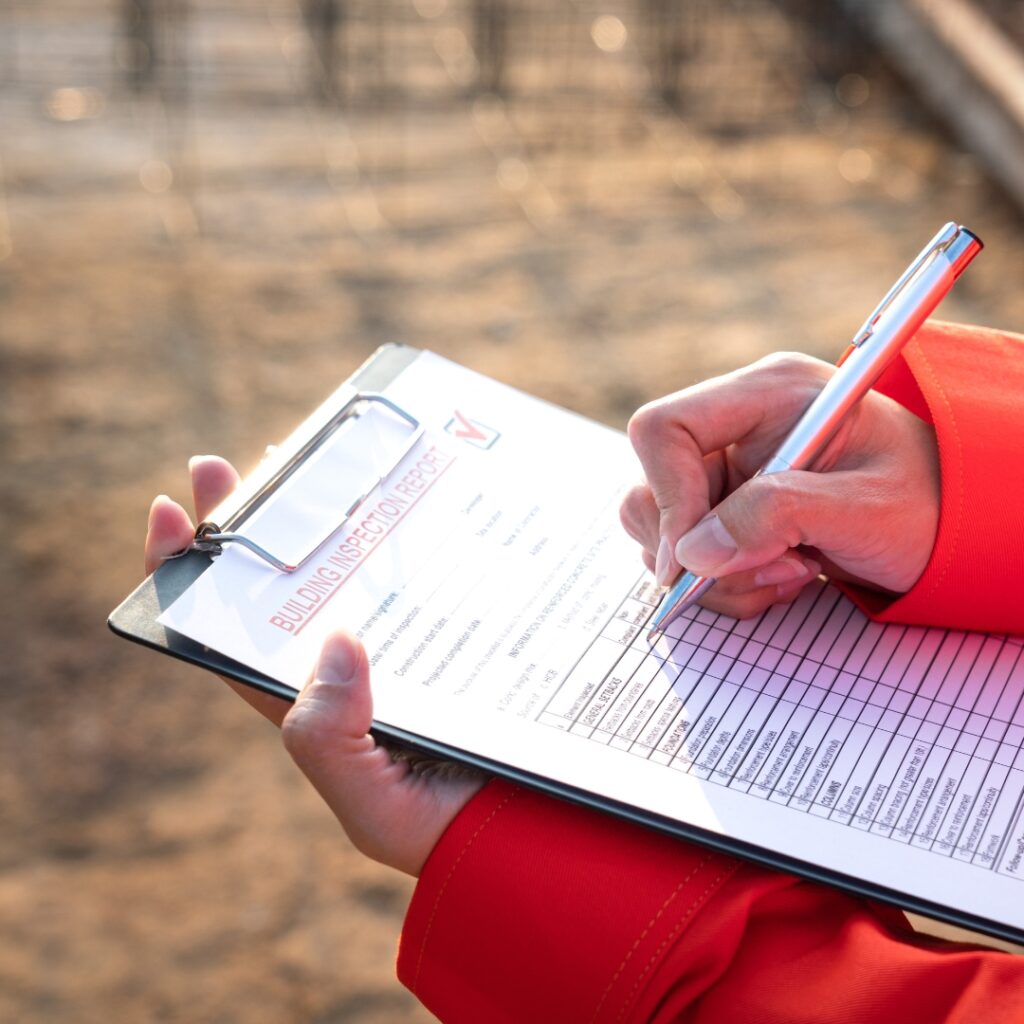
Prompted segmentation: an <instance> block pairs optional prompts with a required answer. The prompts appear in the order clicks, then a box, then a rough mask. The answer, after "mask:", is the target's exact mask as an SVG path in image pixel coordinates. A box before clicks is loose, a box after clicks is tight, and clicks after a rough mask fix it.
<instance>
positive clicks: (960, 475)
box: [911, 341, 964, 597]
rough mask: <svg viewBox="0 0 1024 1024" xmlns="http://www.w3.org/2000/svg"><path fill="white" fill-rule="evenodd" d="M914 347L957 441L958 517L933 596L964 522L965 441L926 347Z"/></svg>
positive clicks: (947, 566) (930, 593)
mask: <svg viewBox="0 0 1024 1024" xmlns="http://www.w3.org/2000/svg"><path fill="white" fill-rule="evenodd" d="M911 344H912V345H913V347H914V352H915V354H916V355H917V356H918V358H919V359H920V361H921V363H922V365H923V368H924V370H925V371H926V372H927V374H928V376H929V377H930V378H931V381H932V383H933V384H934V385H935V390H936V392H937V393H938V395H939V397H940V398H941V399H942V404H943V405H944V406H945V407H946V411H947V412H948V413H949V425H950V428H951V429H952V431H953V439H954V441H955V443H956V467H957V508H956V518H955V519H954V521H953V532H952V538H951V540H950V543H949V549H948V554H947V555H946V562H945V565H943V567H942V570H941V571H940V572H939V575H938V576H937V577H936V578H935V581H934V582H933V583H932V585H931V587H929V589H928V593H927V595H925V596H926V597H931V596H932V595H933V594H934V593H935V592H936V591H937V590H938V589H939V587H940V586H941V585H942V582H943V580H944V579H945V578H946V574H947V573H948V572H949V568H950V566H951V565H952V564H953V554H954V552H955V551H956V542H957V540H958V539H959V537H960V529H961V526H962V524H963V516H964V502H963V493H964V460H963V442H962V441H961V440H960V431H959V430H958V429H957V425H956V419H955V417H954V416H953V407H952V406H951V405H950V404H949V399H948V398H947V397H946V392H945V390H944V389H943V387H942V385H941V384H940V383H939V379H938V377H937V376H936V374H935V371H934V370H933V369H932V365H931V363H929V362H928V356H927V355H926V354H925V351H924V347H923V346H922V345H921V344H920V343H919V342H917V341H914V342H912V343H911Z"/></svg>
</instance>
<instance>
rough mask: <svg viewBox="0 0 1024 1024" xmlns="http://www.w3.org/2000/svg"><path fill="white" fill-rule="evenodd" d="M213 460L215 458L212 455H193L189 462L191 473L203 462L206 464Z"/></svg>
mask: <svg viewBox="0 0 1024 1024" xmlns="http://www.w3.org/2000/svg"><path fill="white" fill-rule="evenodd" d="M212 458H213V456H212V455H193V456H192V458H190V459H189V460H188V469H189V472H190V473H191V472H192V470H193V469H195V468H196V466H198V465H199V464H200V463H201V462H206V461H207V459H212Z"/></svg>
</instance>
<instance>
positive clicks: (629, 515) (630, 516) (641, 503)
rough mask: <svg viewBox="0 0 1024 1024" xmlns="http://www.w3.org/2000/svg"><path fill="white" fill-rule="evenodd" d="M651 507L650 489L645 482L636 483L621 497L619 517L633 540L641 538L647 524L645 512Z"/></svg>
mask: <svg viewBox="0 0 1024 1024" xmlns="http://www.w3.org/2000/svg"><path fill="white" fill-rule="evenodd" d="M651 507H653V497H652V495H651V490H650V488H649V487H648V486H647V485H646V484H637V485H636V486H635V487H633V488H631V489H630V490H629V492H628V493H627V494H626V496H625V497H624V498H623V499H622V504H621V505H620V506H619V519H620V521H621V522H622V525H623V527H624V528H625V530H626V532H627V533H628V534H629V535H630V536H631V537H632V538H633V539H634V540H643V539H644V534H645V529H646V526H647V518H648V517H647V512H648V509H649V508H651Z"/></svg>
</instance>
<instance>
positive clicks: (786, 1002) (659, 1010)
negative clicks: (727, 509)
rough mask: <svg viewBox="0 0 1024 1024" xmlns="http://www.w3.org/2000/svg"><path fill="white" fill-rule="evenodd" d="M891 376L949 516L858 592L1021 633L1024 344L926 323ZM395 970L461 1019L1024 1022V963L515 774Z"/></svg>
mask: <svg viewBox="0 0 1024 1024" xmlns="http://www.w3.org/2000/svg"><path fill="white" fill-rule="evenodd" d="M878 388H879V390H882V391H885V392H886V393H888V394H890V395H891V396H892V397H894V398H896V399H897V400H898V401H900V402H901V403H903V404H904V405H905V406H907V407H908V408H910V409H911V410H913V411H914V412H916V413H917V414H918V415H920V416H922V417H923V418H925V419H927V420H929V421H930V422H931V423H932V424H933V425H934V427H935V431H936V434H937V437H938V442H939V452H940V460H941V467H942V513H941V519H940V525H939V534H938V538H937V541H936V545H935V549H934V552H933V554H932V558H931V561H930V563H929V565H928V567H927V569H926V570H925V572H924V575H923V576H922V577H921V579H920V580H919V581H918V583H917V584H916V585H915V587H914V589H913V590H912V591H911V592H910V593H908V594H906V595H904V596H903V597H901V598H899V599H898V600H896V601H893V602H891V603H889V604H886V603H885V602H884V601H882V600H881V598H879V597H878V596H877V595H871V594H867V593H854V594H853V595H852V596H853V597H854V598H855V600H858V601H859V603H861V605H862V606H863V607H864V608H865V609H866V610H867V611H869V612H870V613H871V614H872V615H874V616H876V617H877V618H880V619H884V620H894V621H902V622H912V623H928V624H936V625H945V626H956V627H962V628H970V629H987V630H990V631H1000V632H1014V633H1021V632H1024V600H1022V596H1021V590H1022V588H1021V585H1020V583H1019V582H1018V581H1019V580H1020V579H1021V578H1022V576H1024V541H1022V531H1021V529H1020V525H1021V511H1020V510H1021V509H1022V508H1024V338H1022V337H1017V336H1012V335H1007V334H1000V333H996V332H993V331H987V330H981V329H978V328H965V327H956V326H950V325H943V324H929V325H927V326H926V327H925V328H924V329H923V330H922V331H921V332H920V333H919V335H918V337H917V338H916V339H915V340H914V341H913V342H911V344H910V345H908V346H907V348H906V350H905V353H904V357H903V359H902V360H901V361H900V363H899V364H898V365H897V366H896V367H894V368H893V369H892V370H890V371H889V373H888V374H887V375H886V377H885V378H884V379H883V380H882V381H881V382H880V383H879V385H878ZM1020 898H1021V899H1024V888H1022V889H1021V892H1020ZM398 973H399V977H400V978H401V980H402V981H403V983H404V984H405V985H407V986H408V987H409V988H410V989H411V990H412V991H413V992H415V993H416V995H417V996H418V997H419V998H420V999H421V1000H422V1001H423V1003H425V1004H426V1006H427V1007H428V1008H429V1009H431V1010H432V1011H433V1012H434V1013H435V1014H437V1015H438V1016H439V1017H440V1018H441V1019H442V1020H444V1021H446V1022H452V1024H459V1022H467V1024H482V1022H487V1024H501V1022H515V1024H543V1022H547V1021H551V1022H560V1024H561V1022H574V1021H594V1022H598V1021H600V1022H605V1021H607V1022H611V1021H620V1022H624V1021H634V1022H635V1021H688V1022H708V1024H711V1022H713V1024H730V1022H733V1021H736V1022H741V1021H742V1022H743V1024H757V1022H788V1024H792V1022H800V1021H806V1022H808V1024H810V1022H814V1024H839V1022H853V1021H872V1022H888V1021H907V1022H913V1024H928V1022H932V1021H971V1022H974V1021H985V1022H987V1024H997V1022H1002V1021H1011V1020H1012V1021H1020V1022H1024V958H1019V957H1014V956H1010V955H1008V954H1005V953H998V952H994V951H991V950H984V949H978V948H974V947H970V946H962V945H954V944H951V943H944V942H941V941H939V940H934V939H930V938H927V937H923V936H919V935H915V934H914V933H913V932H912V931H911V930H910V928H909V926H908V924H907V922H906V920H905V919H904V917H903V915H902V914H901V913H899V912H898V911H895V910H892V909H890V908H887V907H883V906H881V905H879V904H875V903H872V902H869V901H867V900H863V899H859V898H856V897H853V896H848V895H846V894H844V893H841V892H839V891H836V890H833V889H830V888H827V887H825V886H821V885H817V884H814V883H811V882H806V881H803V880H801V879H799V878H794V877H791V876H789V875H785V874H782V873H780V872H775V871H770V870H767V869H765V868H760V867H755V866H753V865H751V864H746V863H743V862H741V861H739V860H736V859H734V858H732V857H728V856H724V855H722V854H719V853H713V852H711V851H709V850H705V849H702V848H700V847H698V846H695V845H690V844H688V843H685V842H682V841H680V840H677V839H672V838H668V837H665V836H662V835H659V834H656V833H654V832H651V831H648V830H646V829H643V828H640V827H638V826H635V825H630V824H627V823H625V822H622V821H619V820H617V819H614V818H612V817H609V816H605V815H602V814H599V813H596V812H593V811H589V810H585V809H582V808H579V807H574V806H571V805H568V804H565V803H561V802H558V801H555V800H551V799H549V798H547V797H543V796H540V795H538V794H536V793H532V792H528V791H526V790H523V789H519V788H517V787H515V786H512V785H509V784H507V783H504V782H492V783H491V784H490V785H488V786H486V787H485V788H484V790H483V791H482V792H481V793H480V794H479V795H478V796H477V797H476V798H475V799H474V800H473V801H472V802H471V803H470V804H469V805H468V806H467V807H466V808H465V810H464V811H463V812H462V813H461V814H460V815H459V816H458V817H457V818H456V820H455V821H454V822H453V823H452V825H451V827H450V828H449V829H448V831H447V832H446V833H445V835H444V836H443V838H442V839H441V841H440V842H439V843H438V845H437V847H436V849H435V850H434V852H433V853H432V854H431V857H430V859H429V860H428V862H427V864H426V867H425V868H424V871H423V875H422V877H421V878H420V881H419V884H418V886H417V888H416V892H415V895H414V897H413V901H412V904H411V906H410V908H409V912H408V915H407V917H406V922H405V929H404V931H403V935H402V940H401V945H400V949H399V959H398Z"/></svg>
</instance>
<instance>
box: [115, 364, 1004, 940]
mask: <svg viewBox="0 0 1024 1024" xmlns="http://www.w3.org/2000/svg"><path fill="white" fill-rule="evenodd" d="M419 356H420V351H419V350H418V349H415V348H412V347H408V346H403V345H387V346H384V347H382V348H380V349H378V350H377V352H376V353H374V355H373V356H371V357H370V359H369V360H367V361H366V362H365V363H364V364H363V365H362V366H361V367H360V368H359V369H358V370H357V371H356V372H355V373H354V374H353V375H352V376H351V377H350V378H349V379H348V380H346V381H345V382H344V383H343V384H342V385H341V386H340V387H339V388H338V389H337V390H336V391H335V392H334V393H333V394H332V395H330V396H329V397H328V399H327V400H326V401H324V402H323V403H322V404H321V405H320V406H319V407H318V408H317V409H316V410H315V411H314V413H313V414H312V415H311V416H309V417H308V418H307V419H306V420H305V421H304V422H303V423H302V424H301V425H300V426H299V427H298V428H297V429H296V430H295V431H294V432H293V433H292V434H291V435H290V436H289V438H288V439H287V440H286V441H285V442H284V443H283V444H282V445H281V446H280V447H279V448H278V449H276V450H275V451H274V453H273V454H272V455H271V456H270V457H269V458H267V459H266V460H265V461H264V463H262V464H261V465H260V467H259V468H258V469H257V470H256V471H255V472H254V473H253V474H252V475H251V476H250V477H248V478H246V480H245V481H243V483H242V485H241V486H240V487H239V489H238V490H237V491H236V492H235V493H234V494H233V495H232V496H231V497H230V498H229V499H228V500H227V501H226V502H225V503H224V504H223V505H221V506H219V507H218V508H217V509H216V510H215V511H214V512H213V513H211V516H210V520H209V521H207V522H205V523H203V524H200V526H199V527H198V528H197V535H196V543H195V546H194V549H193V550H189V551H188V552H187V553H185V554H183V555H182V556H181V557H177V558H173V559H170V560H168V561H166V562H165V563H164V564H163V565H161V566H160V567H159V568H158V569H157V570H156V572H155V573H153V575H152V576H150V577H149V578H148V579H146V580H145V581H144V582H143V583H142V584H140V586H139V587H138V588H137V589H136V590H135V591H134V592H133V593H132V594H130V595H129V596H128V597H127V598H126V599H125V601H123V602H122V603H121V604H120V605H119V606H118V607H117V608H116V609H115V610H114V611H113V612H112V613H111V614H110V616H109V618H108V625H109V627H110V629H111V630H112V631H113V632H114V633H115V634H116V635H118V636H121V637H123V638H125V639H127V640H130V641H133V642H135V643H139V644H141V645H143V646H146V647H149V648H151V649H154V650H157V651H160V652H162V653H164V654H168V655H170V656H172V657H174V658H177V659H179V660H182V661H185V662H188V663H190V664H194V665H197V666H200V667H202V668H205V669H208V670H210V671H212V672H214V673H216V674H218V675H221V676H226V677H228V678H230V679H233V680H236V681H238V682H241V683H243V684H245V685H248V686H251V687H253V688H254V689H257V690H260V691H262V692H264V693H268V694H271V695H273V696H276V697H281V698H283V699H285V700H294V699H295V697H296V696H297V690H295V689H293V688H292V687H290V686H287V685H285V684H284V683H282V682H280V681H278V680H276V679H274V678H272V677H271V676H269V675H266V674H264V673H263V672H260V671H258V670H256V669H254V668H253V667H251V666H249V665H247V664H245V663H243V662H241V661H238V660H235V659H233V658H230V657H228V656H226V655H224V654H222V653H220V652H218V651H216V650H214V649H213V648H211V647H207V646H205V645H203V644H201V643H198V642H196V641H194V640H191V639H189V638H188V637H186V636H184V635H182V634H180V633H178V632H176V631H174V630H171V629H168V628H165V627H164V626H162V625H161V624H160V623H159V622H158V621H157V620H158V618H159V616H160V615H161V614H162V613H163V611H164V610H165V609H167V608H168V607H169V606H170V605H171V604H172V603H173V602H174V601H176V600H177V599H178V598H179V597H180V596H181V595H182V594H184V593H185V592H186V591H188V589H189V588H190V587H192V586H193V585H194V584H195V583H196V581H197V580H199V579H200V577H201V576H202V575H203V574H204V573H205V572H207V571H208V570H209V569H210V567H211V566H212V564H213V561H214V558H215V557H216V554H217V553H218V551H219V550H221V548H222V546H223V545H224V544H230V543H243V544H244V543H246V542H245V540H244V535H241V536H242V537H243V539H239V537H240V534H239V531H238V529H236V527H242V528H244V521H245V518H246V516H247V514H248V513H249V512H251V511H252V510H254V509H256V508H258V507H260V506H261V505H262V504H263V503H265V502H268V501H272V500H273V499H274V496H275V494H276V493H278V492H279V490H280V488H282V487H283V486H284V485H285V484H286V483H287V480H288V478H289V475H290V474H291V472H293V471H294V469H295V468H296V467H297V466H300V465H302V464H303V462H304V461H305V460H306V459H307V458H309V456H310V455H311V454H312V453H313V452H315V451H316V450H317V448H318V446H319V445H320V444H322V443H323V441H324V440H325V439H326V438H328V437H330V436H331V435H332V433H333V431H334V430H335V429H337V428H338V427H339V425H341V424H342V423H344V422H345V421H347V420H348V419H349V418H350V417H353V416H358V415H360V410H361V407H362V406H365V405H366V404H367V403H378V404H383V405H384V406H385V407H386V408H387V409H388V411H389V413H390V414H393V415H395V416H397V417H399V418H400V419H401V420H402V421H403V423H404V425H405V426H406V427H407V428H408V435H407V436H408V438H411V439H412V440H411V441H408V442H407V444H406V445H405V446H400V447H399V449H398V450H397V451H396V452H395V455H394V464H395V465H397V463H398V461H400V459H401V457H402V456H403V455H404V454H405V452H407V451H408V446H410V445H411V444H414V443H415V440H416V439H418V437H419V430H420V425H419V422H418V420H417V418H416V415H415V410H407V409H403V408H401V407H400V406H397V405H396V404H395V403H393V402H390V401H389V400H388V399H387V398H386V396H382V392H384V391H385V390H386V389H387V387H388V385H389V384H391V382H392V381H394V380H395V378H396V377H397V376H398V375H399V374H401V373H402V372H403V371H404V370H406V369H407V368H408V367H410V366H411V365H412V364H413V363H414V362H415V361H416V359H417V358H418V357H419ZM357 491H359V492H360V493H357V494H356V495H355V496H354V499H353V503H352V504H351V505H350V507H349V508H348V512H347V513H346V514H351V512H352V511H353V509H355V508H357V507H358V505H359V499H360V498H361V497H365V494H363V493H362V492H363V491H365V488H357ZM247 546H249V548H250V551H252V553H253V554H254V555H255V556H256V557H258V558H261V559H263V560H264V561H266V562H268V563H269V568H268V571H273V572H288V571H292V570H294V569H295V568H297V567H298V566H299V565H301V559H300V560H296V561H295V562H294V563H293V562H292V561H290V560H288V559H285V558H282V557H279V554H276V553H274V552H270V551H266V550H261V549H259V548H256V550H253V547H254V546H252V545H247ZM371 732H372V733H373V735H374V736H375V737H376V738H378V739H379V740H381V741H382V742H384V743H385V744H387V745H390V746H393V747H399V748H403V749H405V750H408V751H411V752H414V753H416V754H419V755H423V756H426V757H429V758H440V759H445V760H452V761H457V762H460V763H463V764H467V765H471V766H473V767H475V768H478V769H480V770H482V771H484V772H486V773H488V774H491V775H494V776H497V777H501V778H505V779H507V780H509V781H512V782H514V783H517V784H520V785H524V786H528V787H530V788H533V789H535V790H538V791H540V792H543V793H546V794H548V795H550V796H553V797H556V798H559V799H565V800H569V801H571V802H574V803H577V804H581V805H584V806H587V807H590V808H593V809H596V810H599V811H602V812H605V813H610V814H612V815H614V816H616V817H619V818H621V819H624V820H627V821H630V822H633V823H636V824H640V825H643V826H646V827H649V828H653V829H655V830H657V831H659V832H663V833H667V834H670V835H674V836H676V837H679V838H682V839H685V840H687V841H692V842H697V843H699V844H702V845H704V846H706V847H709V848H711V849H714V850H717V851H719V852H722V853H726V854H732V855H736V856H739V857H742V858H744V859H746V860H750V861H753V862H755V863H758V864H761V865H763V866H766V867H770V868H774V869H778V870H782V871H786V872H789V873H793V874H796V875H800V876H802V877H805V878H808V879H810V880H812V881H816V882H821V883H825V884H829V885H832V886H835V887H837V888H840V889H843V890H845V891H848V892H851V893H853V894H855V895H858V896H862V897H866V898H870V899H877V900H880V901H882V902H885V903H888V904H891V905H894V906H896V907H899V908H900V909H903V910H908V911H911V912H915V913H918V914H922V915H925V916H927V917H931V918H934V919H936V920H940V921H946V922H948V923H951V924H954V925H957V926H960V927H963V928H968V929H971V930H974V931H978V932H984V933H987V934H990V935H993V936H996V937H998V938H1001V939H1005V940H1008V941H1011V942H1017V943H1024V928H1018V927H1015V926H1013V925H1010V924H1007V923H1005V922H1002V921H997V920H993V919H990V918H988V917H986V916H982V915H978V914H974V913H970V912H967V911H964V910H963V909H960V908H957V907H950V906H946V905H944V904H942V903H940V902H938V901H935V900H931V899H924V898H920V897H919V896H916V895H912V894H908V893H906V892H902V891H899V890H898V889H895V888H892V887H889V886H886V885H882V884H878V883H876V882H874V881H872V880H869V879H865V878H860V877H856V876H854V875H851V874H848V873H845V872H843V871H837V870H834V869H832V868H830V867H828V866H823V865H821V864H818V863H815V862H814V861H811V860H804V859H801V858H800V857H797V856H792V855H787V854H785V853H781V852H779V851H777V850H773V849H770V848H766V847H764V846H762V845H759V844H757V843H752V842H748V841H745V840H743V839H741V838H738V837H736V836H733V835H729V834H727V833H722V832H718V831H713V830H709V829H705V828H701V827H698V826H696V825H694V824H691V823H687V822H682V821H679V820H677V819H675V818H672V817H668V816H666V815H663V814H659V813H656V812H654V811H651V810H649V809H646V808H643V807H638V806H634V805H632V804H630V803H628V802H626V801H623V800H618V799H614V798H611V797H608V796H606V795H601V794H597V793H595V792H592V791H590V790H588V789H586V788H584V787H580V786H576V785H572V784H569V783H566V782H564V781H561V780H558V779H553V778H550V777H548V776H547V775H545V774H541V773H538V772H533V771H529V770H524V769H523V768H521V767H518V766H515V765H511V764H509V763H507V762H506V761H504V760H502V759H495V758H492V757H488V756H486V755H484V754H481V753H480V752H478V751H472V750H469V749H466V748H464V747H461V746H456V745H453V744H450V743H446V742H441V741H438V740H437V739H435V738H433V737H431V736H426V735H421V734H419V733H416V732H415V731H412V730H409V729H406V728H400V727H397V726H395V725H393V724H389V723H387V722H382V721H377V720H375V721H374V723H373V727H372V729H371Z"/></svg>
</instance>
